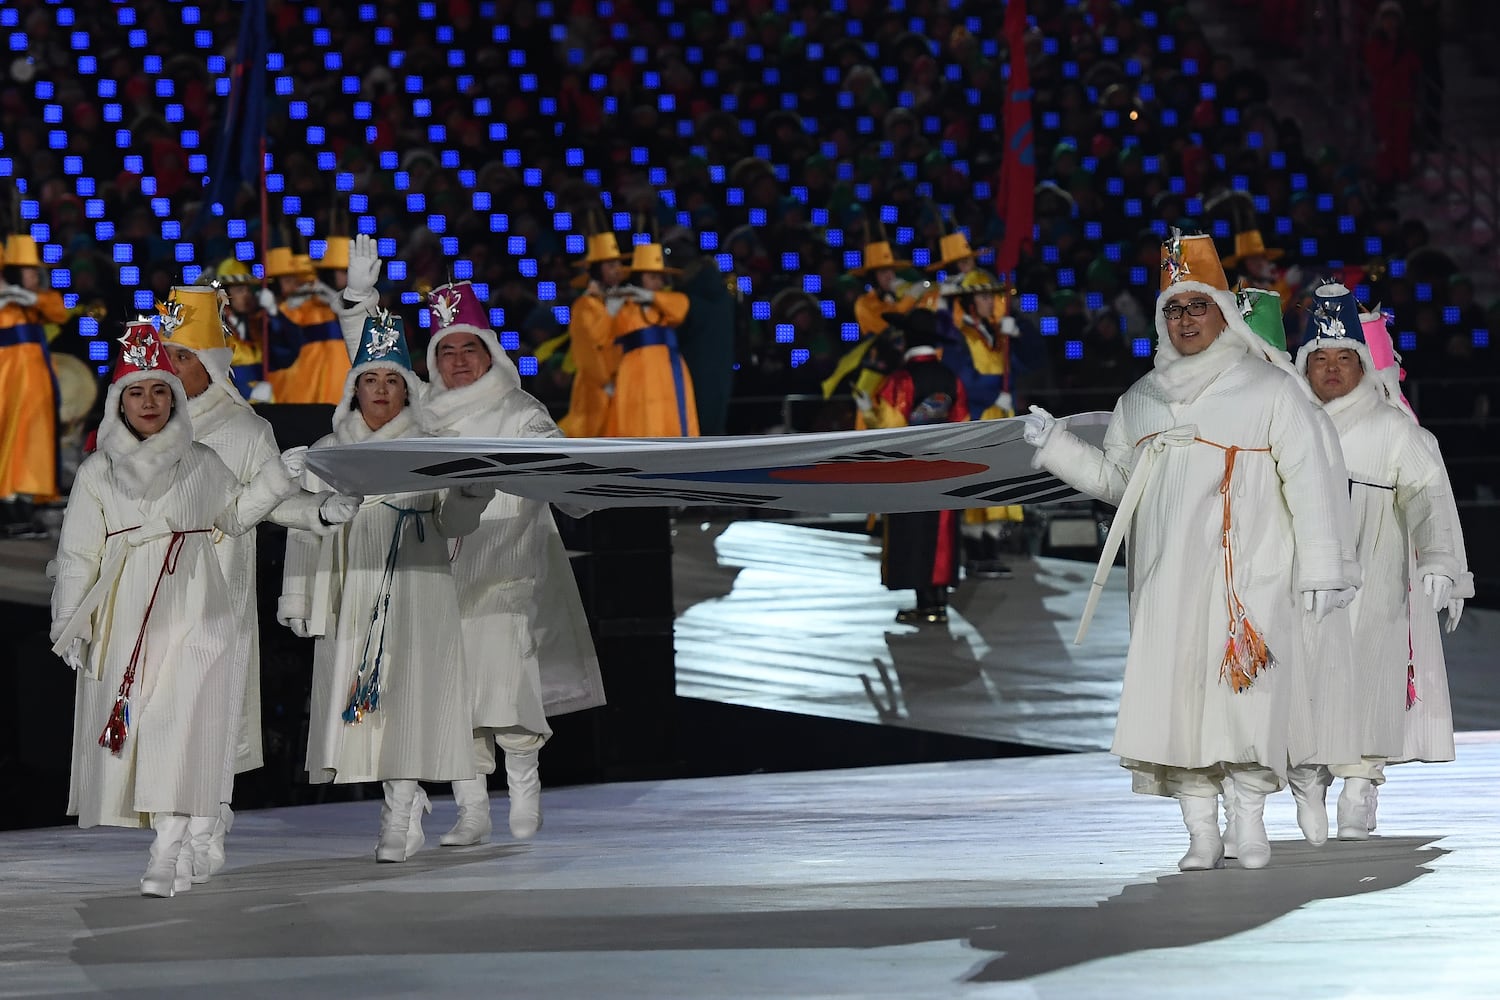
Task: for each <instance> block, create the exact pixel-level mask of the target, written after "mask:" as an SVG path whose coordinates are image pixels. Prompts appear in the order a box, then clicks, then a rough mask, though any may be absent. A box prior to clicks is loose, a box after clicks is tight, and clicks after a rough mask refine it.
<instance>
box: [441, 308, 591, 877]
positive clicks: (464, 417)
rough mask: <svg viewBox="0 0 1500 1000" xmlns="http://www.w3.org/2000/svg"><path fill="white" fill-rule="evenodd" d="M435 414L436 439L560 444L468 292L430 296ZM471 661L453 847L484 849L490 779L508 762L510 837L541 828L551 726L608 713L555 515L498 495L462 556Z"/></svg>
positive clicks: (449, 839)
mask: <svg viewBox="0 0 1500 1000" xmlns="http://www.w3.org/2000/svg"><path fill="white" fill-rule="evenodd" d="M428 303H429V305H430V306H431V308H432V316H433V327H434V333H433V335H432V339H431V341H429V343H428V347H427V371H428V377H429V379H430V380H431V381H430V385H429V388H428V393H427V409H428V413H429V414H430V416H431V419H432V423H433V427H434V429H435V430H440V431H446V432H449V433H455V434H458V435H460V436H463V437H484V438H522V437H561V436H562V432H561V431H559V430H558V428H557V424H556V423H554V422H553V420H552V417H551V416H550V415H549V414H548V413H547V410H546V408H545V407H544V406H542V404H541V403H539V402H538V401H537V400H536V399H535V398H534V397H532V396H531V395H530V394H529V393H527V392H526V391H525V390H524V389H522V388H521V380H520V376H519V374H518V373H517V372H516V367H515V365H514V364H512V363H511V360H510V358H509V357H507V356H506V354H505V352H504V350H502V349H501V347H500V341H499V339H498V338H497V337H496V336H495V331H494V330H493V329H491V328H490V326H489V321H488V316H487V314H486V311H485V309H484V307H483V305H482V304H481V303H480V301H479V299H478V297H477V295H476V294H475V291H474V286H473V285H471V284H470V283H469V282H467V281H462V282H457V283H455V284H450V285H445V286H443V287H441V288H436V289H433V291H432V293H431V295H430V296H429V299H428ZM453 574H454V578H455V579H456V581H457V583H458V588H459V606H460V612H461V614H462V618H463V635H464V650H465V655H466V657H467V659H468V661H469V666H470V678H471V680H472V682H473V685H474V699H473V700H474V733H473V736H474V758H475V761H474V765H475V771H476V774H475V777H473V778H470V779H468V780H464V781H455V782H453V798H454V801H455V803H456V804H457V806H458V819H457V822H456V823H455V824H454V826H453V828H452V829H451V830H449V831H448V832H447V833H446V834H444V836H443V838H442V843H443V844H444V845H445V846H451V847H457V846H466V845H470V844H478V843H483V842H484V841H486V840H488V839H489V836H490V832H491V829H492V823H491V819H490V799H489V783H488V776H489V775H490V774H491V773H493V772H494V770H495V765H496V761H495V750H496V748H497V747H498V748H499V749H500V750H501V751H502V752H503V754H504V759H505V778H506V786H507V788H508V789H509V793H510V815H509V824H510V832H511V836H513V837H515V838H516V839H518V840H525V839H528V838H530V837H532V836H534V835H535V834H536V832H537V830H538V829H539V828H540V827H541V825H542V803H541V778H540V773H539V769H538V754H539V752H540V751H541V748H542V745H543V744H544V743H545V742H546V741H547V739H548V737H550V736H551V735H552V728H551V726H549V725H548V723H547V716H548V715H561V714H564V713H566V712H573V711H578V710H580V709H584V708H591V707H593V706H596V705H602V704H604V688H603V684H602V682H601V680H600V676H599V663H598V659H597V657H596V656H595V653H594V644H593V639H592V638H591V637H590V635H589V628H588V620H587V618H586V617H585V614H584V610H583V602H582V601H581V599H580V598H579V595H578V587H577V584H576V583H575V582H574V579H573V573H572V570H571V568H570V567H569V565H568V557H567V553H566V551H565V550H564V548H563V544H562V539H561V537H560V536H559V535H558V532H557V526H556V524H555V523H554V522H553V519H552V511H551V510H550V509H549V508H548V506H547V505H546V504H545V503H542V502H540V501H537V500H528V499H526V498H524V497H517V496H510V495H508V494H504V493H501V494H498V495H497V496H496V497H495V499H494V500H493V501H491V502H490V505H489V507H488V508H486V509H485V512H484V516H483V519H482V520H481V522H480V526H479V529H478V530H477V531H476V532H474V533H473V534H472V535H469V536H468V537H466V538H464V539H463V541H462V542H461V543H460V544H458V545H457V546H456V551H455V552H454V555H453Z"/></svg>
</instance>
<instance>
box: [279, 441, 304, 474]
mask: <svg viewBox="0 0 1500 1000" xmlns="http://www.w3.org/2000/svg"><path fill="white" fill-rule="evenodd" d="M281 464H282V465H283V466H284V467H285V468H286V474H287V475H288V476H290V477H291V478H293V479H297V480H300V479H301V478H302V473H303V471H304V470H306V468H307V448H306V447H305V446H304V447H297V448H288V449H287V450H286V451H284V452H282V453H281Z"/></svg>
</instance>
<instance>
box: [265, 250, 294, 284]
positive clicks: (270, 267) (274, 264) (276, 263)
mask: <svg viewBox="0 0 1500 1000" xmlns="http://www.w3.org/2000/svg"><path fill="white" fill-rule="evenodd" d="M296 273H297V265H296V261H295V259H294V258H293V256H292V248H291V247H272V248H271V249H269V250H267V251H266V277H268V278H280V277H283V276H284V275H288V274H296Z"/></svg>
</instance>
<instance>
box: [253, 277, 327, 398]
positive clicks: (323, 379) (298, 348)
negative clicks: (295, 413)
mask: <svg viewBox="0 0 1500 1000" xmlns="http://www.w3.org/2000/svg"><path fill="white" fill-rule="evenodd" d="M266 277H267V278H268V279H270V280H271V281H273V282H275V283H276V286H277V291H278V292H279V296H278V295H276V294H272V293H271V291H270V289H264V290H262V292H261V296H260V304H261V306H262V308H264V309H265V311H266V312H267V313H268V314H269V315H270V327H269V330H268V332H267V342H268V343H267V347H268V351H267V357H266V369H267V371H266V381H268V382H270V383H271V393H272V395H273V397H274V398H275V400H276V402H278V403H328V404H330V405H334V406H336V405H338V403H339V401H340V400H341V399H342V398H343V395H344V380H345V379H346V378H348V376H349V352H348V349H347V348H346V347H345V345H344V332H343V328H342V327H341V326H340V324H339V315H338V313H336V312H335V311H334V303H333V299H334V298H335V296H336V294H337V293H335V292H333V291H332V290H331V289H329V288H328V287H327V286H326V285H323V284H322V283H321V282H319V281H318V280H317V276H316V275H315V274H314V273H313V264H312V260H311V258H309V257H308V256H307V255H305V254H293V253H292V251H291V248H290V247H272V248H271V249H269V250H267V251H266Z"/></svg>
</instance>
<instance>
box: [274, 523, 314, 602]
mask: <svg viewBox="0 0 1500 1000" xmlns="http://www.w3.org/2000/svg"><path fill="white" fill-rule="evenodd" d="M319 544H320V543H319V541H318V538H317V536H315V535H313V534H312V533H311V532H308V531H298V530H296V529H295V528H294V529H292V530H291V531H288V532H287V533H286V560H285V563H284V564H283V566H282V570H281V597H280V598H279V599H278V600H277V601H276V620H277V621H278V622H280V623H281V624H283V625H286V624H287V623H288V622H290V621H291V620H292V619H294V618H300V619H302V620H304V621H306V620H307V619H308V618H309V617H311V616H312V579H313V576H314V574H316V573H317V571H318V546H319Z"/></svg>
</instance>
